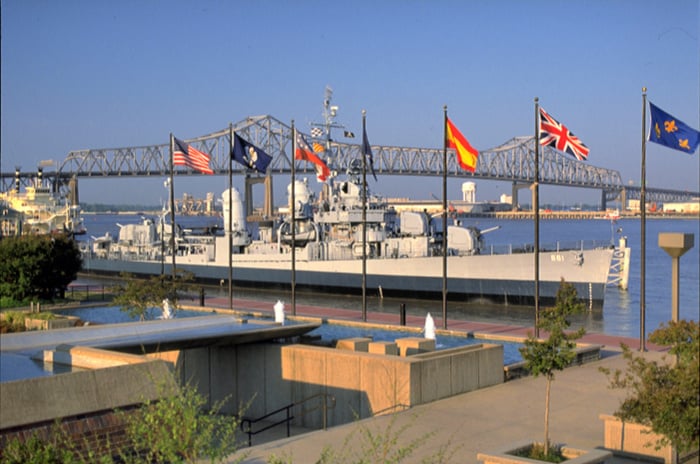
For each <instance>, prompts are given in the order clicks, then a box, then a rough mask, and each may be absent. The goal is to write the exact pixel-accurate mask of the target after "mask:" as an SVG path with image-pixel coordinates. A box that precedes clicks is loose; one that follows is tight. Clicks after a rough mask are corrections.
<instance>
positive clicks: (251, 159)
mask: <svg viewBox="0 0 700 464" xmlns="http://www.w3.org/2000/svg"><path fill="white" fill-rule="evenodd" d="M233 140H234V142H233V151H232V152H231V158H233V160H234V161H237V162H239V163H240V164H242V165H243V166H245V167H247V168H250V169H255V170H256V171H258V172H261V173H263V174H265V171H266V170H267V166H268V165H269V164H270V161H272V156H270V155H268V154H267V153H265V152H264V151H262V150H261V149H260V148H258V147H256V146H255V145H253V144H252V143H250V142H248V141H247V140H246V139H244V138H243V137H241V136H240V135H238V134H234V135H233Z"/></svg>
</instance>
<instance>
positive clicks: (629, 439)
mask: <svg viewBox="0 0 700 464" xmlns="http://www.w3.org/2000/svg"><path fill="white" fill-rule="evenodd" d="M598 417H599V418H600V420H602V421H603V424H604V440H603V441H604V443H603V446H604V447H605V449H608V450H611V451H612V452H613V453H615V454H620V455H623V456H624V455H628V456H631V457H633V458H634V457H641V458H646V459H649V458H656V459H658V460H663V462H665V463H667V464H671V463H673V462H674V457H673V447H671V445H666V446H662V447H661V448H659V449H656V446H655V445H656V441H657V440H658V439H659V438H660V437H661V436H660V435H658V434H656V433H654V432H652V431H651V428H650V427H647V426H646V425H642V424H637V423H635V422H623V421H621V420H620V419H618V418H617V417H615V416H610V415H608V414H600V415H599V416H598ZM690 454H692V453H688V454H687V455H686V454H684V455H681V456H679V458H680V461H681V462H684V461H685V458H686V457H687V456H689V455H690Z"/></svg>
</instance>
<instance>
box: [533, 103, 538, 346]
mask: <svg viewBox="0 0 700 464" xmlns="http://www.w3.org/2000/svg"><path fill="white" fill-rule="evenodd" d="M539 102H540V99H539V98H538V97H535V185H534V186H533V187H534V188H533V190H532V204H533V206H532V208H533V212H534V213H535V337H536V338H539V336H540V108H539V106H540V104H539Z"/></svg>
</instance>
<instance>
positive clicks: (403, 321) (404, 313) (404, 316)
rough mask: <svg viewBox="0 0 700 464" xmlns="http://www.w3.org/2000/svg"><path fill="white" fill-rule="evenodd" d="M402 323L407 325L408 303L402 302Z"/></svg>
mask: <svg viewBox="0 0 700 464" xmlns="http://www.w3.org/2000/svg"><path fill="white" fill-rule="evenodd" d="M401 325H406V303H401Z"/></svg>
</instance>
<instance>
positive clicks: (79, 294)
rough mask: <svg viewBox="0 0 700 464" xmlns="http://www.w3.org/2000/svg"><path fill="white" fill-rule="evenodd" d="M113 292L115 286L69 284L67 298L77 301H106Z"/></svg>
mask: <svg viewBox="0 0 700 464" xmlns="http://www.w3.org/2000/svg"><path fill="white" fill-rule="evenodd" d="M112 293H113V287H112V286H109V287H106V286H105V285H81V284H77V285H69V286H68V289H67V291H66V299H69V300H77V301H95V300H97V301H106V300H107V297H108V296H110V297H111V294H112Z"/></svg>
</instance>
